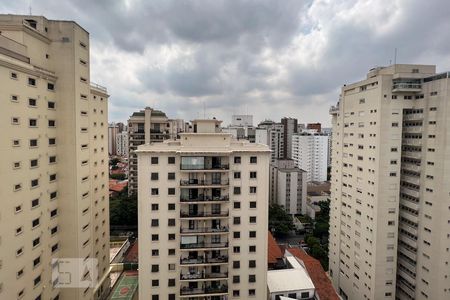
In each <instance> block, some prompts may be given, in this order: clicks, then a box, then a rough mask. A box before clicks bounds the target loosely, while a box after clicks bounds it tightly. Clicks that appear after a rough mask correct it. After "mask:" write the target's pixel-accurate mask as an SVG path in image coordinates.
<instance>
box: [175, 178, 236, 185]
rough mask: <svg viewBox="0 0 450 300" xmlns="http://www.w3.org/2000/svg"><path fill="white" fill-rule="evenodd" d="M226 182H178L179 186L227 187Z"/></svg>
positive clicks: (192, 180)
mask: <svg viewBox="0 0 450 300" xmlns="http://www.w3.org/2000/svg"><path fill="white" fill-rule="evenodd" d="M228 184H229V182H228V180H198V179H189V180H180V185H181V186H208V185H228Z"/></svg>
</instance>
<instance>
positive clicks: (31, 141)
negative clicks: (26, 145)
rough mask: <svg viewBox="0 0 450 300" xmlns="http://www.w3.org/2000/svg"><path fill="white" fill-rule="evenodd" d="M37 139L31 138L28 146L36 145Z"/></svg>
mask: <svg viewBox="0 0 450 300" xmlns="http://www.w3.org/2000/svg"><path fill="white" fill-rule="evenodd" d="M37 145H38V141H37V139H31V140H30V147H37Z"/></svg>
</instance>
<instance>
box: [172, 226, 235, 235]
mask: <svg viewBox="0 0 450 300" xmlns="http://www.w3.org/2000/svg"><path fill="white" fill-rule="evenodd" d="M220 232H228V227H226V226H221V227H198V228H183V227H181V228H180V233H220Z"/></svg>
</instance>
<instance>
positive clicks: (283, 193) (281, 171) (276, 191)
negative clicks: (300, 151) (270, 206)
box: [269, 159, 306, 215]
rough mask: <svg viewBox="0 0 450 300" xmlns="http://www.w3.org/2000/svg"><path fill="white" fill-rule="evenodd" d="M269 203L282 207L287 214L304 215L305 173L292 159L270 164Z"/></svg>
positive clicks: (279, 160)
mask: <svg viewBox="0 0 450 300" xmlns="http://www.w3.org/2000/svg"><path fill="white" fill-rule="evenodd" d="M269 187H270V190H269V200H270V203H276V204H279V205H281V206H283V207H284V208H285V210H286V212H287V213H289V214H292V215H295V214H305V213H306V172H305V171H303V170H301V169H299V168H298V167H297V166H296V165H295V162H294V161H293V160H292V159H278V160H276V161H275V162H274V163H271V164H270V186H269Z"/></svg>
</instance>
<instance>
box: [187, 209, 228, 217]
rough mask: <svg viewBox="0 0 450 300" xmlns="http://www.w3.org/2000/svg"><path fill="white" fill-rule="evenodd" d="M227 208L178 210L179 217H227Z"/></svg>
mask: <svg viewBox="0 0 450 300" xmlns="http://www.w3.org/2000/svg"><path fill="white" fill-rule="evenodd" d="M228 214H229V212H228V210H226V211H196V212H193V211H180V217H181V218H202V217H228Z"/></svg>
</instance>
